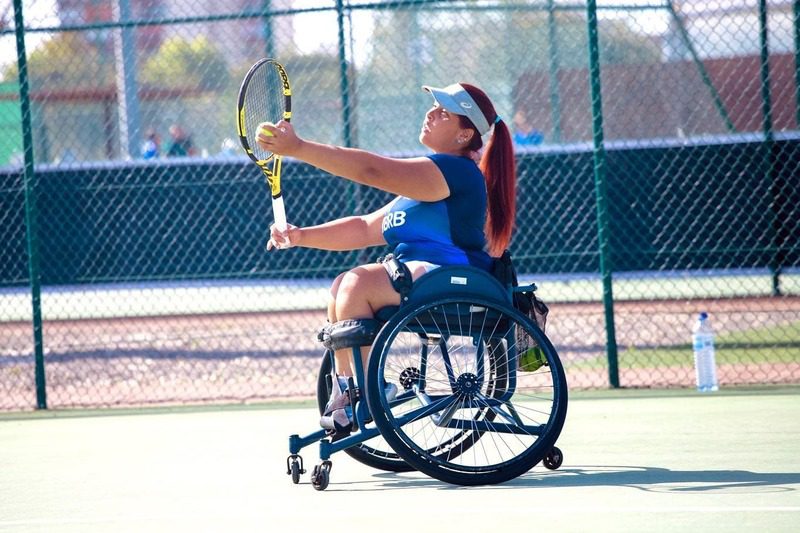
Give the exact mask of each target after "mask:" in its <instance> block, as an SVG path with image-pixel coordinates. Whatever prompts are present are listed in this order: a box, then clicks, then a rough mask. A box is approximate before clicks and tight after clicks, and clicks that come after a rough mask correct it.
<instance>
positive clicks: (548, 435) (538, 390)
mask: <svg viewBox="0 0 800 533" xmlns="http://www.w3.org/2000/svg"><path fill="white" fill-rule="evenodd" d="M537 345H538V346H537ZM531 349H535V350H539V351H538V352H537V358H538V359H540V360H541V365H540V366H539V365H535V364H534V365H530V364H528V365H526V370H527V371H525V372H522V371H517V359H518V356H520V355H523V354H524V355H528V356H529V355H530V352H529V350H531ZM420 354H422V355H420ZM529 359H530V358H526V360H529ZM537 366H538V367H537ZM384 382H392V383H398V384H399V385H401V386H402V387H401V391H404V392H403V393H402V394H401V395H400V396H399V397H398V400H396V401H395V402H393V403H392V404H391V405H389V404H388V402H387V401H386V399H385V398H384V397H383V394H381V390H382V387H380V386H378V384H381V383H384ZM367 399H368V402H369V406H370V411H371V412H372V413H373V414H374V419H375V424H376V425H377V426H378V429H379V430H380V432H381V435H382V436H383V438H384V439H385V440H386V442H388V443H389V445H390V446H391V447H392V449H393V450H394V451H395V452H396V453H397V455H398V456H399V457H401V458H402V459H404V460H405V461H406V462H407V463H408V464H410V465H411V466H413V467H414V468H415V469H417V470H419V471H421V472H423V473H425V474H427V475H429V476H431V477H434V478H437V479H440V480H442V481H446V482H448V483H454V484H459V485H482V484H493V483H502V482H504V481H507V480H510V479H513V478H515V477H517V476H519V475H521V474H523V473H525V472H527V471H528V470H530V469H531V468H533V466H535V465H536V464H537V463H539V462H540V461H541V460H542V459H543V458H544V457H545V456H546V454H547V453H548V452H550V450H552V449H553V446H554V444H555V442H556V440H557V438H558V436H559V434H560V432H561V428H562V427H563V424H564V419H565V417H566V410H567V384H566V378H565V375H564V369H563V367H562V365H561V362H560V361H559V359H558V355H557V354H556V351H555V349H554V348H553V346H552V344H551V343H550V341H549V340H548V339H547V338H546V337H545V336H544V334H543V333H542V332H541V330H540V329H539V328H538V327H537V326H536V325H535V324H534V323H533V322H532V321H531V320H530V319H529V318H528V317H526V316H524V315H522V314H520V313H519V312H518V311H516V310H515V309H513V308H512V307H510V306H505V305H503V304H497V303H491V302H489V301H488V300H487V301H482V300H473V299H470V300H469V301H467V300H465V299H455V298H443V299H440V300H437V301H434V302H431V303H427V304H420V305H418V306H414V307H411V306H410V307H409V308H407V309H405V310H402V311H401V312H399V313H398V314H397V315H395V316H394V317H393V318H392V319H391V320H390V321H389V322H388V323H387V324H386V325H385V326H384V327H383V329H382V330H381V332H380V333H379V335H378V337H377V338H376V340H375V342H374V344H373V349H372V352H371V354H370V360H369V365H368V373H367Z"/></svg>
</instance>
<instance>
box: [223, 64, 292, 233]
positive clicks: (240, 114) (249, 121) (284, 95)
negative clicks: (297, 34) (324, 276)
mask: <svg viewBox="0 0 800 533" xmlns="http://www.w3.org/2000/svg"><path fill="white" fill-rule="evenodd" d="M236 116H237V120H236V124H237V126H238V130H239V142H241V143H242V148H244V151H245V153H247V155H248V157H250V159H252V160H253V162H254V163H255V164H256V165H258V167H259V168H260V169H261V171H262V172H263V173H264V176H265V177H266V178H267V184H268V185H269V188H270V192H271V193H272V215H273V217H274V218H275V226H276V227H277V228H278V231H286V228H287V225H286V210H285V208H284V205H283V196H282V194H281V157H280V156H279V155H277V154H274V153H272V152H269V151H267V150H264V149H263V148H261V147H260V146H259V145H258V143H257V142H256V137H257V136H258V125H259V124H260V123H262V122H272V123H273V124H277V123H278V122H279V121H280V120H286V121H289V120H291V118H292V89H291V87H290V86H289V76H287V75H286V70H285V69H284V68H283V66H282V65H281V64H280V63H278V62H277V61H275V60H274V59H267V58H265V59H260V60H259V61H257V62H256V64H255V65H253V66H252V67H250V70H249V71H248V72H247V75H245V77H244V80H243V81H242V86H241V87H240V88H239V101H238V104H237V109H236ZM270 165H271V166H272V168H270Z"/></svg>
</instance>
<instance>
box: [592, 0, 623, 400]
mask: <svg viewBox="0 0 800 533" xmlns="http://www.w3.org/2000/svg"><path fill="white" fill-rule="evenodd" d="M586 9H587V15H588V16H587V26H588V28H587V29H588V33H589V78H590V86H591V97H592V140H593V143H594V150H593V158H594V191H595V200H596V202H597V241H598V247H599V253H600V274H601V276H602V279H603V309H604V312H605V321H606V354H607V357H608V380H609V382H610V384H611V386H612V387H613V388H615V389H616V388H619V365H618V357H617V336H616V331H615V328H614V293H613V289H612V288H613V280H612V265H611V245H610V243H609V239H610V235H609V228H608V191H607V186H606V150H605V142H604V140H603V97H602V90H601V83H600V44H599V38H598V31H597V0H587V3H586Z"/></svg>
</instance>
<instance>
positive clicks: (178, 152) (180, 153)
mask: <svg viewBox="0 0 800 533" xmlns="http://www.w3.org/2000/svg"><path fill="white" fill-rule="evenodd" d="M169 136H170V144H169V148H167V157H186V156H190V155H194V154H195V149H194V144H193V143H192V137H191V135H189V134H188V133H186V130H184V129H183V127H181V126H180V125H179V124H173V125H172V126H170V127H169Z"/></svg>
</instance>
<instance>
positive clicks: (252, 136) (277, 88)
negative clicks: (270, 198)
mask: <svg viewBox="0 0 800 533" xmlns="http://www.w3.org/2000/svg"><path fill="white" fill-rule="evenodd" d="M244 108H245V110H246V112H245V114H244V121H245V136H246V137H247V142H248V144H249V145H250V148H251V150H253V154H254V155H255V156H256V157H257V158H258V159H259V160H264V159H269V158H270V157H272V155H273V154H272V152H270V151H268V150H264V149H263V148H261V147H260V146H259V145H258V143H257V142H256V137H257V136H258V125H259V124H261V123H262V122H272V123H273V124H276V123H277V122H278V121H280V120H281V119H282V118H283V116H284V112H285V111H286V98H285V97H284V94H283V80H282V78H281V75H280V72H279V71H278V68H277V67H275V66H274V65H272V64H271V63H264V64H262V65H261V66H259V67H258V69H256V71H255V72H253V75H252V77H251V78H250V81H249V83H248V84H247V87H246V89H245V94H244Z"/></svg>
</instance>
